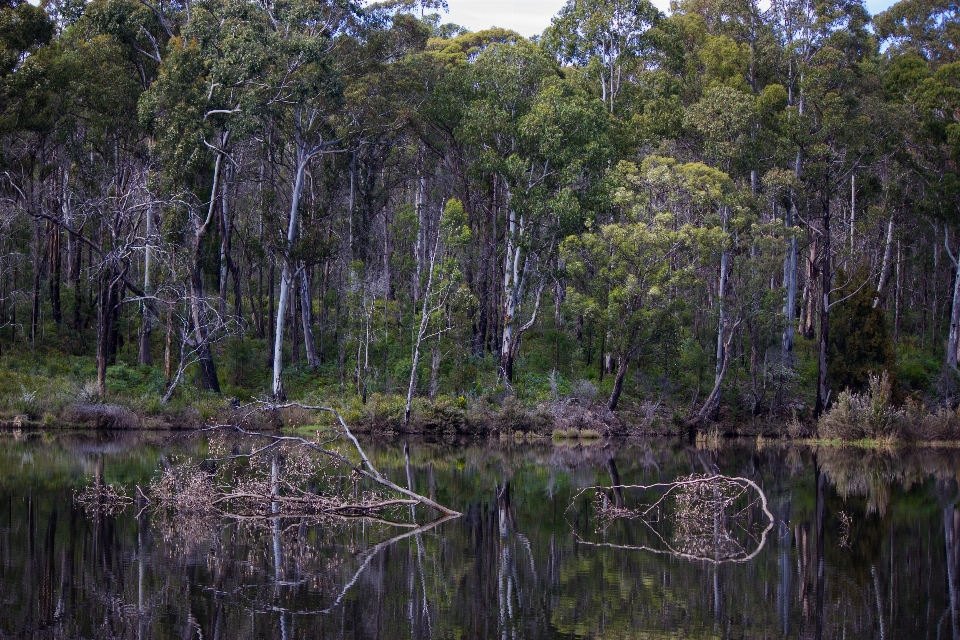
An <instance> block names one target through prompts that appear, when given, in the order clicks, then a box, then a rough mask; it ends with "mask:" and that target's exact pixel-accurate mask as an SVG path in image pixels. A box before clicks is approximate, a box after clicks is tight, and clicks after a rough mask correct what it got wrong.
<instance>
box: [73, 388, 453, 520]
mask: <svg viewBox="0 0 960 640" xmlns="http://www.w3.org/2000/svg"><path fill="white" fill-rule="evenodd" d="M289 408H299V409H303V410H307V411H322V412H327V413H330V414H332V415H333V416H334V417H335V418H336V420H337V423H338V426H339V429H337V430H336V432H335V433H334V434H327V436H326V437H325V438H324V439H321V437H320V434H319V432H318V436H317V439H316V440H308V439H306V438H302V437H299V436H287V435H279V434H275V433H263V432H259V431H253V430H250V429H248V428H245V427H244V426H243V425H244V424H247V423H249V422H250V418H251V417H252V416H253V415H254V414H256V413H263V412H276V411H280V410H283V409H289ZM241 409H242V410H244V409H245V412H243V413H242V414H241V416H240V417H239V419H238V420H236V421H235V422H234V423H232V424H217V425H211V426H209V427H206V428H204V429H201V430H200V432H203V433H205V434H208V435H209V436H210V445H211V451H213V452H215V455H213V456H211V457H209V458H207V459H206V460H204V461H203V462H202V463H200V464H196V463H189V462H188V463H182V464H177V465H167V468H166V469H164V471H163V472H162V473H161V475H160V476H159V477H158V478H156V479H154V480H153V482H152V483H151V485H150V490H149V492H148V494H144V497H146V498H148V500H149V502H150V504H151V506H153V507H154V508H157V509H163V510H167V511H169V512H171V513H172V514H174V515H175V516H176V519H177V520H180V521H184V520H188V519H191V518H193V519H195V520H198V521H199V520H210V519H216V518H237V519H244V520H257V519H260V520H270V519H275V518H277V517H304V516H306V517H314V518H326V517H337V518H357V517H368V518H375V519H378V520H380V521H381V522H384V523H389V524H394V525H397V526H409V523H404V522H394V521H393V520H391V519H384V518H382V517H381V516H382V514H383V513H384V512H385V511H389V510H390V509H394V508H397V507H401V506H406V507H414V506H417V505H423V506H426V507H430V508H431V509H434V510H436V511H438V512H440V513H441V514H442V515H443V516H448V517H455V516H459V515H460V513H459V512H457V511H454V510H453V509H450V508H448V507H445V506H443V505H441V504H439V503H437V502H435V501H433V500H431V499H430V498H428V497H426V496H422V495H420V494H418V493H416V492H414V491H412V490H411V489H409V488H407V487H402V486H400V485H398V484H396V483H394V482H393V481H391V480H390V479H389V478H387V477H386V476H384V475H383V474H382V473H380V472H379V471H378V470H377V469H376V467H374V466H373V463H372V462H370V458H369V457H368V456H367V454H366V452H365V451H364V450H363V447H361V446H360V442H359V441H358V440H357V438H356V437H355V436H354V435H353V433H352V432H351V431H350V428H349V427H348V426H347V423H346V422H345V421H344V419H343V417H342V416H341V415H340V414H339V412H337V411H336V410H335V409H332V408H330V407H322V406H311V405H305V404H301V403H296V402H290V403H284V404H272V403H269V402H265V401H256V402H253V403H251V404H249V405H247V406H246V407H242V408H241ZM226 436H231V437H233V436H237V437H234V438H232V440H231V441H230V442H229V443H228V442H227V440H226ZM340 437H345V438H346V439H347V440H349V442H350V446H351V447H352V449H354V450H355V451H356V454H357V456H359V459H360V462H359V463H357V462H355V461H354V460H351V458H350V457H348V456H347V454H346V453H344V452H341V451H338V450H335V449H332V448H331V445H332V444H333V443H335V442H336V441H337V440H338V439H339V438H340ZM251 441H254V442H256V444H255V446H253V448H252V449H250V450H249V451H243V447H244V445H249V444H250V443H251ZM228 445H231V446H228ZM344 470H346V471H348V474H347V475H344V473H343V471H344ZM362 479H367V480H371V481H373V482H374V483H376V485H378V487H379V488H378V489H377V490H373V491H370V490H364V491H361V490H360V487H359V482H360V480H362ZM97 487H99V488H97ZM97 492H99V493H97ZM104 492H106V493H104ZM110 492H113V493H110ZM141 493H143V491H142V490H141ZM114 494H116V495H117V496H123V495H125V494H123V493H122V490H121V489H115V488H113V487H110V486H109V485H102V484H100V485H95V486H92V487H90V488H88V489H86V490H84V492H83V493H82V496H81V497H78V498H77V502H78V503H83V504H84V505H85V506H87V507H88V508H93V509H100V510H101V511H104V510H107V509H110V511H111V512H114V513H115V512H119V511H122V510H123V509H124V508H125V507H126V506H127V505H129V504H130V503H132V500H130V499H126V501H125V502H124V501H122V500H120V499H119V498H117V499H113V498H111V496H113V495H114ZM391 494H393V495H391ZM396 494H399V496H398V495H396ZM98 496H99V497H98ZM105 496H106V497H105ZM413 526H416V524H415V523H414V525H413Z"/></svg>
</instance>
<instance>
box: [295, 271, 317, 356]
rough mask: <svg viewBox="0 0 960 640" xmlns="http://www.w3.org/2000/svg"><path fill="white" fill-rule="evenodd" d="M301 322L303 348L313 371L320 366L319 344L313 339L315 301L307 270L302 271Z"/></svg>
mask: <svg viewBox="0 0 960 640" xmlns="http://www.w3.org/2000/svg"><path fill="white" fill-rule="evenodd" d="M300 322H301V324H303V346H304V350H305V351H306V352H307V364H308V365H309V366H310V368H311V369H316V368H317V367H319V366H320V358H319V356H317V343H316V340H314V337H313V301H312V300H311V299H310V280H309V278H307V270H306V269H305V268H303V267H301V269H300Z"/></svg>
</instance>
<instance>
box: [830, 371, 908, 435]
mask: <svg viewBox="0 0 960 640" xmlns="http://www.w3.org/2000/svg"><path fill="white" fill-rule="evenodd" d="M891 397H892V385H891V384H890V376H889V375H888V374H887V372H886V371H884V372H883V375H881V376H877V375H874V374H870V378H869V388H868V390H867V391H866V392H865V393H855V392H851V391H850V390H849V389H848V390H846V391H843V392H841V393H840V395H839V396H838V397H837V400H836V402H835V403H834V404H833V406H832V407H830V409H829V410H828V411H827V412H826V413H824V414H823V415H822V416H820V421H819V423H818V425H817V434H818V435H819V436H820V437H821V438H828V439H840V440H862V439H864V438H876V439H891V438H897V437H899V436H900V434H901V430H902V428H903V426H904V425H905V423H906V416H905V413H904V411H903V410H900V409H896V408H894V407H893V406H892V404H891Z"/></svg>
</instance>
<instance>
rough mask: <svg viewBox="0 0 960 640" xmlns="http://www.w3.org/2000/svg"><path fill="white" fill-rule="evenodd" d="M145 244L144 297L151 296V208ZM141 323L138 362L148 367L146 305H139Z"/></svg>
mask: <svg viewBox="0 0 960 640" xmlns="http://www.w3.org/2000/svg"><path fill="white" fill-rule="evenodd" d="M146 224H147V228H146V234H145V235H146V242H144V245H145V246H144V251H143V293H144V295H147V296H149V295H152V294H153V207H152V206H148V207H147V220H146ZM140 313H141V322H142V325H141V327H140V349H139V353H138V358H137V359H138V361H139V362H140V364H142V365H147V366H150V365H151V364H153V359H152V358H151V355H150V337H151V335H152V333H153V318H152V314H151V313H150V309H149V307H148V306H147V303H146V302H144V303H142V304H141V305H140Z"/></svg>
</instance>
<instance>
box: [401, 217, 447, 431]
mask: <svg viewBox="0 0 960 640" xmlns="http://www.w3.org/2000/svg"><path fill="white" fill-rule="evenodd" d="M442 222H443V212H442V211H441V213H440V218H439V219H438V220H437V235H436V240H434V243H433V252H432V253H431V254H430V256H429V267H428V270H427V288H426V289H425V290H424V292H423V296H422V299H421V302H422V305H421V309H420V326H419V328H418V329H417V337H416V339H415V340H414V341H413V364H412V366H411V367H410V380H409V381H408V383H407V402H406V405H405V407H404V411H403V426H407V425H409V424H410V411H411V407H412V405H413V394H414V392H415V391H416V389H417V367H418V366H419V364H420V345H421V344H422V343H423V338H424V336H426V335H427V327H429V326H430V294H431V291H432V290H433V272H434V267H435V265H436V263H437V250H438V249H439V248H440V225H441V223H442Z"/></svg>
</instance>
